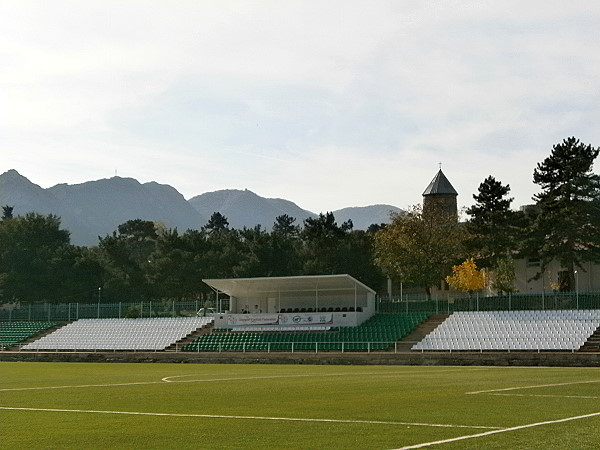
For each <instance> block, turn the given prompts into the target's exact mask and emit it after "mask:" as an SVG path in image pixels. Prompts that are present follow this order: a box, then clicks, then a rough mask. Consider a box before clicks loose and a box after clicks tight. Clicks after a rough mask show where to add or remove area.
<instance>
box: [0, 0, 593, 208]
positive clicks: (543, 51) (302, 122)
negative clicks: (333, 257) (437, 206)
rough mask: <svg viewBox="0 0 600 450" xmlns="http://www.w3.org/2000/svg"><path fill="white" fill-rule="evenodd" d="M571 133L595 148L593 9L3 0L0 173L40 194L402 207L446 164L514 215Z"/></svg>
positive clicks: (463, 191)
mask: <svg viewBox="0 0 600 450" xmlns="http://www.w3.org/2000/svg"><path fill="white" fill-rule="evenodd" d="M569 136H576V137H578V138H579V139H581V141H583V142H584V143H586V144H592V145H594V146H600V1H597V0H590V1H579V0H572V1H565V0H560V1H552V0H539V1H538V0H518V1H507V0H502V1H498V0H493V1H482V0H473V1H425V0H424V1H416V0H415V1H405V0H394V1H377V0H365V1H352V0H342V1H327V0H325V1H324V0H319V1H309V0H293V1H285V0H277V1H248V0H243V1H224V0H219V1H214V0H206V1H202V0H190V1H177V2H166V1H162V0H161V1H148V0H143V1H142V0H140V1H127V0H118V1H109V0H102V1H95V0H85V1H80V0H73V1H63V0H52V1H47V0H43V1H27V0H17V1H11V0H3V1H2V2H0V173H2V172H5V171H6V170H9V169H16V170H18V171H19V172H20V173H21V174H22V175H24V176H26V177H27V178H29V179H30V180H31V181H33V182H34V183H36V184H39V185H41V186H42V187H50V186H52V185H55V184H58V183H65V182H66V183H69V184H74V183H82V182H85V181H89V180H96V179H101V178H110V177H111V176H114V175H115V172H116V173H117V174H118V175H119V176H121V177H132V178H136V179H138V180H139V181H140V182H147V181H157V182H159V183H164V184H169V185H172V186H174V187H175V188H176V189H177V190H179V192H181V193H182V194H183V195H184V196H185V197H186V198H190V197H193V196H195V195H198V194H201V193H204V192H208V191H215V190H219V189H227V188H236V189H243V188H247V189H250V190H252V191H254V192H256V193H257V194H259V195H262V196H265V197H281V198H286V199H288V200H291V201H293V202H295V203H297V204H298V205H299V206H301V207H303V208H305V209H309V210H311V211H314V212H321V211H322V212H325V211H330V210H335V209H339V208H343V207H346V206H364V205H370V204H379V203H385V204H392V205H395V206H398V207H401V208H406V207H408V206H409V205H414V204H416V203H419V202H421V194H422V192H423V190H424V189H425V188H426V187H427V184H428V183H429V181H430V180H431V179H432V178H433V176H434V175H435V174H436V172H437V170H438V167H439V163H443V166H442V170H443V171H444V173H445V174H446V175H447V177H448V178H449V179H450V181H451V182H452V184H453V185H454V187H455V188H456V189H457V191H458V192H459V194H460V195H459V206H460V205H463V206H464V205H470V204H472V195H473V194H474V193H476V191H477V187H478V186H479V184H480V183H481V182H482V181H483V180H484V179H485V178H486V177H487V176H488V175H493V176H495V177H496V179H498V180H499V181H501V182H502V183H504V184H510V186H511V189H512V192H511V196H513V197H515V201H514V203H513V206H514V207H518V206H519V205H521V204H526V203H531V196H532V195H533V194H535V193H536V192H538V191H539V190H538V187H537V186H536V185H534V184H533V182H532V174H533V170H534V168H535V166H536V164H537V163H538V162H541V161H542V160H543V159H544V158H546V157H547V156H548V155H549V154H550V152H551V149H552V145H554V144H557V143H559V142H561V141H562V139H564V138H566V137H569ZM599 168H600V163H599V162H598V161H597V162H596V170H595V172H598V171H599V170H598V169H599Z"/></svg>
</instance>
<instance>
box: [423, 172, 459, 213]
mask: <svg viewBox="0 0 600 450" xmlns="http://www.w3.org/2000/svg"><path fill="white" fill-rule="evenodd" d="M456 197H458V192H456V190H455V189H454V187H452V184H451V183H450V181H448V178H446V175H444V173H443V172H442V169H441V168H440V170H439V172H438V173H437V174H436V175H435V177H434V178H433V180H431V183H429V186H427V189H425V192H423V213H427V212H428V211H432V210H438V211H442V212H444V213H447V214H452V215H455V216H458V207H457V202H456Z"/></svg>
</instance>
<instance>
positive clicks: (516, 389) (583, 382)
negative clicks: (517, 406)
mask: <svg viewBox="0 0 600 450" xmlns="http://www.w3.org/2000/svg"><path fill="white" fill-rule="evenodd" d="M590 383H600V380H591V381H572V382H569V383H554V384H538V385H536V386H516V387H509V388H503V389H489V390H487V391H474V392H466V394H467V395H474V394H491V393H494V392H506V391H518V390H521V389H536V388H547V387H556V386H571V385H574V384H590Z"/></svg>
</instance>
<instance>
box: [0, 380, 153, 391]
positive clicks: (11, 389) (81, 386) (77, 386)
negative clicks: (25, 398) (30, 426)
mask: <svg viewBox="0 0 600 450" xmlns="http://www.w3.org/2000/svg"><path fill="white" fill-rule="evenodd" d="M146 384H164V381H140V382H134V383H113V384H76V385H72V386H36V387H20V388H6V389H0V392H6V391H39V390H44V389H76V388H90V387H113V386H136V385H146Z"/></svg>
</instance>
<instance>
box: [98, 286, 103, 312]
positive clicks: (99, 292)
mask: <svg viewBox="0 0 600 450" xmlns="http://www.w3.org/2000/svg"><path fill="white" fill-rule="evenodd" d="M101 296H102V287H99V288H98V319H99V318H100V297H101Z"/></svg>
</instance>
